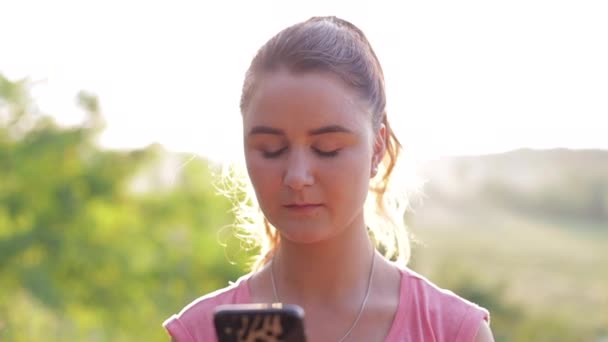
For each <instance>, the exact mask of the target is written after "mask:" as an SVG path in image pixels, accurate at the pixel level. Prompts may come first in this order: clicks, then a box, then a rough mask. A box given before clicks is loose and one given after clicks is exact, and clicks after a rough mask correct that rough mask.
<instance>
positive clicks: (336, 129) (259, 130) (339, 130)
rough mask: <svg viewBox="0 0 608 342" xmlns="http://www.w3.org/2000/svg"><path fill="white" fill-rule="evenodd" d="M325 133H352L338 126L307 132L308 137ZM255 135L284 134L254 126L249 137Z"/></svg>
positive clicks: (278, 130) (277, 130)
mask: <svg viewBox="0 0 608 342" xmlns="http://www.w3.org/2000/svg"><path fill="white" fill-rule="evenodd" d="M327 133H352V131H351V130H349V129H348V128H346V127H343V126H340V125H330V126H324V127H320V128H315V129H311V130H309V131H308V135H321V134H327ZM256 134H272V135H285V132H284V131H283V130H280V129H277V128H273V127H268V126H255V127H253V128H252V129H251V130H250V131H249V135H250V136H251V135H256Z"/></svg>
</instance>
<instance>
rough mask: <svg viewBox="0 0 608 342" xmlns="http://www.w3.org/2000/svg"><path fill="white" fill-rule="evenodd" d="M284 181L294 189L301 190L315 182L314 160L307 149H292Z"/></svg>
mask: <svg viewBox="0 0 608 342" xmlns="http://www.w3.org/2000/svg"><path fill="white" fill-rule="evenodd" d="M283 183H284V184H285V185H286V186H288V187H290V188H292V189H294V190H301V189H302V188H304V187H306V186H310V185H312V184H313V183H314V176H313V172H312V162H311V161H310V160H309V158H308V157H307V156H306V152H305V151H292V152H291V153H290V154H289V156H288V158H287V166H286V169H285V175H284V176H283Z"/></svg>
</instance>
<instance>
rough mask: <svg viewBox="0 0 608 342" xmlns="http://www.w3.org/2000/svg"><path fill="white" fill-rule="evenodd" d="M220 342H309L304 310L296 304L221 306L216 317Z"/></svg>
mask: <svg viewBox="0 0 608 342" xmlns="http://www.w3.org/2000/svg"><path fill="white" fill-rule="evenodd" d="M213 322H214V325H215V332H216V334H217V337H218V341H219V342H279V341H280V342H305V341H306V337H305V335H304V310H303V309H302V308H301V307H299V306H297V305H293V304H229V305H220V306H218V307H217V308H216V309H215V312H214V315H213Z"/></svg>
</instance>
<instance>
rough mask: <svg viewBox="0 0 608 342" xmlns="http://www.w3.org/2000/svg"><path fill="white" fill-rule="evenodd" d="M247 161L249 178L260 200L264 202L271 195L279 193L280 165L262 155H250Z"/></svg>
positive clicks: (261, 202)
mask: <svg viewBox="0 0 608 342" xmlns="http://www.w3.org/2000/svg"><path fill="white" fill-rule="evenodd" d="M246 161H247V172H248V174H249V179H250V180H251V184H252V185H253V188H254V189H255V192H256V195H257V197H258V202H260V204H263V202H265V201H267V200H268V199H267V197H268V196H269V195H272V194H277V187H280V180H281V178H280V176H279V173H280V170H279V167H278V166H277V165H275V164H274V163H273V162H270V161H268V160H265V159H264V158H262V157H256V156H251V157H249V156H248V157H247V158H246Z"/></svg>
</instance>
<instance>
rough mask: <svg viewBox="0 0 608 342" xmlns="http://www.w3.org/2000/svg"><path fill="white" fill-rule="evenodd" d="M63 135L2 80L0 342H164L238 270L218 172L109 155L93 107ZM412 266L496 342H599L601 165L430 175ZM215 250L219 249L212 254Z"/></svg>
mask: <svg viewBox="0 0 608 342" xmlns="http://www.w3.org/2000/svg"><path fill="white" fill-rule="evenodd" d="M76 101H77V103H78V104H79V107H80V108H81V110H82V112H83V113H84V114H85V115H84V117H85V119H84V121H83V122H81V123H80V124H75V125H71V126H65V125H58V124H57V123H55V122H54V121H53V119H52V117H51V116H49V115H48V114H47V113H43V112H41V111H40V110H39V109H38V108H37V105H36V103H35V102H34V101H33V100H32V99H31V97H30V91H29V85H28V81H27V80H10V79H7V78H5V77H3V76H0V340H1V341H166V340H167V336H166V335H165V333H164V331H163V329H162V327H161V323H162V322H163V320H164V319H166V318H167V317H168V316H170V315H171V314H173V313H176V312H177V311H178V310H179V309H180V308H182V307H183V306H184V305H185V304H187V303H189V302H190V301H191V300H193V299H194V298H196V297H198V296H200V295H202V294H204V293H206V292H209V291H211V290H214V289H217V288H219V287H222V286H224V285H226V284H227V283H228V281H231V280H235V279H236V278H237V277H238V276H240V275H241V274H242V273H243V272H244V267H245V260H246V258H247V255H246V253H245V252H243V251H241V250H240V249H239V242H238V241H237V240H236V239H234V238H230V231H229V229H228V228H224V229H222V228H223V227H227V226H228V225H230V223H231V222H232V217H231V213H230V208H231V207H230V203H229V202H228V201H227V200H226V199H225V198H223V197H221V196H219V195H217V189H216V188H215V186H214V174H215V173H216V172H217V170H218V167H219V165H217V164H214V163H213V162H211V161H208V160H206V159H204V158H202V157H196V158H192V157H193V156H192V155H191V154H180V153H176V152H172V151H169V150H167V149H165V148H164V147H163V146H161V145H158V144H153V145H150V146H148V147H145V148H141V149H130V150H112V149H108V148H102V147H100V146H99V145H98V143H97V140H98V137H99V134H100V133H101V132H102V131H103V129H104V125H105V124H104V117H103V115H102V113H101V110H100V108H101V107H100V104H99V100H98V99H97V98H96V97H95V96H94V95H93V94H90V93H86V92H81V93H79V94H78V96H77V98H76ZM419 174H420V176H421V177H422V178H423V179H425V180H426V183H425V185H424V188H423V191H422V195H420V196H418V197H416V198H413V203H412V210H411V211H410V212H409V213H408V214H407V215H406V217H405V219H406V220H407V222H408V224H409V227H410V230H411V232H412V234H413V235H414V238H415V240H416V242H415V243H414V245H413V246H414V247H413V248H414V249H413V257H412V261H411V264H410V267H411V268H413V269H414V270H416V271H418V272H420V273H422V274H423V275H425V276H427V277H428V278H430V279H431V280H433V281H434V282H436V283H438V284H439V285H440V286H443V287H446V288H449V289H452V290H453V291H454V292H456V293H458V294H460V295H462V296H465V297H467V298H469V299H471V300H473V301H475V302H477V303H479V304H480V305H482V306H485V307H487V308H488V309H489V310H490V311H491V314H492V327H493V330H494V333H495V335H496V339H497V341H605V340H606V339H608V267H606V266H607V265H608V248H607V246H608V151H607V150H567V149H552V150H528V149H522V150H514V151H511V152H506V153H502V154H490V155H480V156H461V157H450V158H442V159H438V160H435V161H431V162H429V163H427V164H425V165H424V167H422V168H421V169H420V170H419ZM222 244H223V245H225V247H224V246H222Z"/></svg>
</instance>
